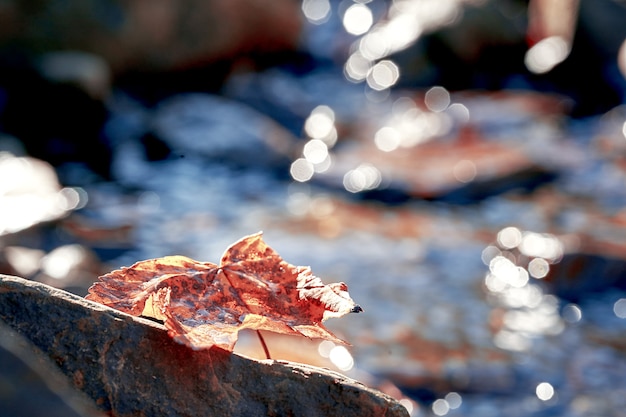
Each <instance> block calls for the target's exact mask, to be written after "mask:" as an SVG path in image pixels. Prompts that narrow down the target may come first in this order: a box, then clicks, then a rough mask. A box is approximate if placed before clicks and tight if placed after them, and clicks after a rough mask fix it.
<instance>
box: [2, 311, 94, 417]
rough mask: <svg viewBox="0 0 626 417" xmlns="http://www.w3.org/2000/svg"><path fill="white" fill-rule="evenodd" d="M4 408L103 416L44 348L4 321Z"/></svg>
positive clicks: (60, 416) (17, 415)
mask: <svg viewBox="0 0 626 417" xmlns="http://www.w3.org/2000/svg"><path fill="white" fill-rule="evenodd" d="M0 410H2V413H1V414H2V416H4V417H36V416H46V417H97V416H103V414H101V413H99V412H97V411H96V407H95V404H93V401H91V399H89V398H87V397H86V396H85V395H84V394H83V395H81V393H80V392H79V391H77V390H75V389H74V388H73V387H72V386H71V384H70V381H69V380H68V379H67V378H66V377H65V376H64V375H63V374H62V373H61V372H60V371H59V370H58V368H57V367H55V366H54V365H53V364H52V363H51V361H50V360H49V359H48V358H47V357H46V356H45V355H44V354H43V353H42V352H41V351H39V350H38V349H37V348H35V347H34V346H33V345H32V344H31V343H30V342H28V340H26V339H25V338H24V337H22V336H20V335H19V334H18V333H17V332H16V331H14V330H12V329H11V328H9V327H8V326H7V325H5V324H4V323H2V322H1V321H0Z"/></svg>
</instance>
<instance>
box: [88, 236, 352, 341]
mask: <svg viewBox="0 0 626 417" xmlns="http://www.w3.org/2000/svg"><path fill="white" fill-rule="evenodd" d="M85 298H87V299H88V300H92V301H96V302H99V303H101V304H104V305H107V306H109V307H113V308H115V309H118V310H121V311H123V312H126V313H129V314H132V315H135V316H139V315H146V316H149V317H154V318H157V319H160V320H163V321H164V324H165V327H166V328H167V329H168V331H169V334H170V336H172V337H173V338H174V340H176V341H177V342H179V343H182V344H185V345H187V346H189V347H191V348H193V349H205V348H209V347H211V346H219V347H221V348H223V349H226V350H230V351H232V350H233V348H234V345H235V343H236V342H237V334H238V332H239V330H241V329H246V328H248V329H253V330H270V331H273V332H277V333H285V334H300V335H304V336H307V337H311V338H321V339H327V340H332V341H334V342H337V343H344V344H345V342H344V341H342V340H341V339H339V338H337V337H336V336H335V335H333V334H332V333H331V332H330V331H328V329H326V328H325V327H324V326H323V325H322V322H323V321H324V320H325V319H327V318H329V317H340V316H343V315H344V314H347V313H357V312H360V311H362V309H361V307H360V306H359V305H357V304H355V303H354V301H352V299H351V298H350V295H349V294H348V288H347V286H346V284H344V283H343V282H341V283H335V284H328V285H325V284H324V283H323V282H322V280H321V279H319V278H318V277H316V276H314V275H313V274H312V273H311V270H310V268H308V267H301V266H294V265H291V264H289V263H287V262H285V261H284V260H283V259H282V258H281V257H280V255H278V253H276V252H275V251H274V250H273V249H272V248H270V247H269V246H267V245H266V244H265V242H264V241H263V239H262V237H261V233H257V234H254V235H250V236H246V237H244V238H242V239H241V240H239V241H238V242H236V243H234V244H233V245H232V246H230V247H229V248H228V249H227V250H226V252H225V253H224V255H223V256H222V259H221V262H220V264H219V265H215V264H213V263H210V262H198V261H194V260H193V259H190V258H187V257H184V256H167V257H164V258H158V259H150V260H146V261H141V262H137V263H136V264H134V265H132V266H130V267H127V268H122V269H120V270H116V271H113V272H110V273H108V274H106V275H103V276H101V277H100V281H99V282H96V283H95V284H93V285H92V286H91V288H90V289H89V294H88V295H87V296H86V297H85Z"/></svg>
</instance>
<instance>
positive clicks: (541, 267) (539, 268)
mask: <svg viewBox="0 0 626 417" xmlns="http://www.w3.org/2000/svg"><path fill="white" fill-rule="evenodd" d="M528 272H529V273H530V275H532V276H533V277H534V278H537V279H542V278H545V277H546V275H548V272H550V264H549V263H548V261H546V260H545V259H543V258H535V259H533V260H532V261H530V262H529V263H528Z"/></svg>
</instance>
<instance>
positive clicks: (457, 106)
mask: <svg viewBox="0 0 626 417" xmlns="http://www.w3.org/2000/svg"><path fill="white" fill-rule="evenodd" d="M446 113H448V114H449V115H450V116H452V119H453V120H455V121H456V122H457V123H459V124H464V123H467V122H469V120H470V112H469V109H468V108H467V107H466V106H465V105H464V104H461V103H452V104H451V105H450V106H448V108H447V109H446Z"/></svg>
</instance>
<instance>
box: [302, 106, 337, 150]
mask: <svg viewBox="0 0 626 417" xmlns="http://www.w3.org/2000/svg"><path fill="white" fill-rule="evenodd" d="M304 131H305V132H306V134H307V135H308V136H309V137H310V138H312V139H322V140H324V141H325V142H327V138H331V139H330V140H331V141H332V142H333V143H332V144H329V143H327V144H329V145H330V146H332V145H334V141H336V139H337V137H336V136H337V132H336V129H335V112H334V111H333V109H331V108H330V107H328V106H324V105H322V106H317V107H316V108H314V109H313V111H312V112H311V114H310V115H309V117H307V119H306V121H305V122H304ZM333 138H334V139H333Z"/></svg>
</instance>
